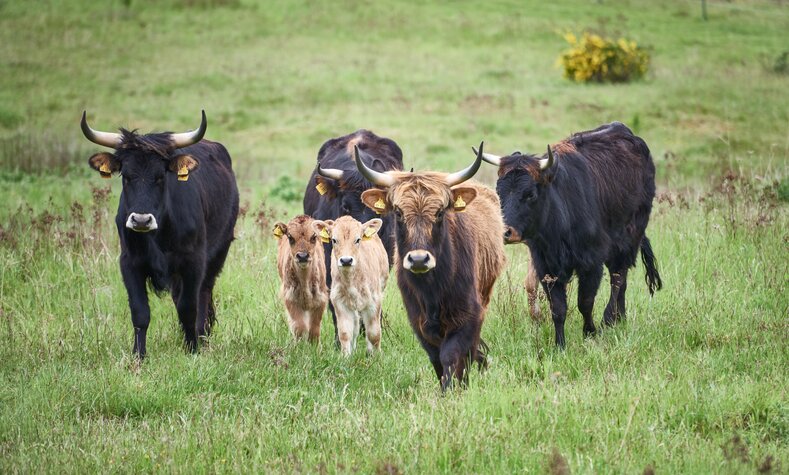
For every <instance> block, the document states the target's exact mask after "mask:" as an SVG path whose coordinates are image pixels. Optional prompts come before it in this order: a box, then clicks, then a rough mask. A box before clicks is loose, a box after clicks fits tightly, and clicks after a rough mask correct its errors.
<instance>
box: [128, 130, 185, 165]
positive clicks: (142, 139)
mask: <svg viewBox="0 0 789 475" xmlns="http://www.w3.org/2000/svg"><path fill="white" fill-rule="evenodd" d="M120 132H121V143H120V145H118V147H117V150H141V151H143V152H149V153H155V154H156V155H159V156H160V157H163V158H169V157H170V154H171V153H172V151H173V149H174V144H173V140H172V132H161V133H158V134H145V135H140V134H138V133H137V131H136V130H126V129H120Z"/></svg>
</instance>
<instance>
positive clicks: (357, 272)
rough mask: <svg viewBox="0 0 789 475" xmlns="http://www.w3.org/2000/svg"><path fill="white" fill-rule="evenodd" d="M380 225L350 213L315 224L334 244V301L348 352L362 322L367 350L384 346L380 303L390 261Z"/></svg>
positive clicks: (352, 347) (345, 352)
mask: <svg viewBox="0 0 789 475" xmlns="http://www.w3.org/2000/svg"><path fill="white" fill-rule="evenodd" d="M381 224H382V222H381V220H380V219H378V218H376V219H371V220H370V221H367V222H366V223H364V224H362V223H360V222H359V221H357V220H355V219H353V218H352V217H350V216H343V217H341V218H339V219H337V220H336V221H331V220H328V221H313V224H312V226H313V228H314V229H315V232H317V233H318V235H320V236H321V239H324V240H325V242H329V240H331V243H332V256H331V257H332V261H331V277H332V285H331V302H332V304H333V305H334V310H335V312H336V314H337V335H338V337H339V340H340V348H341V350H342V352H343V353H344V354H345V355H350V354H351V352H352V351H353V349H354V347H355V346H356V335H358V334H359V322H360V321H361V322H364V328H365V334H366V336H367V351H368V352H370V353H372V352H374V351H377V350H380V348H381V302H382V300H383V295H384V289H385V288H386V281H387V279H388V278H389V260H388V258H387V254H386V249H384V245H383V243H382V242H381V239H380V238H379V237H378V230H379V229H381Z"/></svg>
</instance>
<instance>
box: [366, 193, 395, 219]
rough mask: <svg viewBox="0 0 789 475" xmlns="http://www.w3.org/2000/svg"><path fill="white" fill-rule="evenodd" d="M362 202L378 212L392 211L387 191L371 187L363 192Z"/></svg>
mask: <svg viewBox="0 0 789 475" xmlns="http://www.w3.org/2000/svg"><path fill="white" fill-rule="evenodd" d="M362 203H364V205H365V206H367V207H368V208H370V209H371V210H373V211H375V212H376V213H377V214H386V213H388V212H389V211H392V205H391V203H389V202H388V201H387V200H386V191H385V190H379V189H376V188H371V189H369V190H367V191H365V192H363V193H362Z"/></svg>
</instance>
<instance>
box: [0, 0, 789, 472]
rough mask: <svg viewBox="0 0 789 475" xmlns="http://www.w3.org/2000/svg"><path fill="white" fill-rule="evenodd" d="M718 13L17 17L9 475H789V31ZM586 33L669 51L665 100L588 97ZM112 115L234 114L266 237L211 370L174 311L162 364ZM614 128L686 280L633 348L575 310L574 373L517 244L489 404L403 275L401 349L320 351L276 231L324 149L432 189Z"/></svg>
mask: <svg viewBox="0 0 789 475" xmlns="http://www.w3.org/2000/svg"><path fill="white" fill-rule="evenodd" d="M707 3H708V13H709V19H708V21H703V20H702V18H701V10H700V2H697V1H686V2H683V1H668V0H666V1H636V0H630V1H627V0H621V1H607V0H600V1H580V0H573V1H569V0H568V1H565V2H508V1H496V2H471V1H457V2H448V3H442V4H424V2H406V1H399V2H394V1H387V2H369V1H368V2H355V1H344V0H342V1H335V2H310V1H304V2H290V1H288V2H285V1H276V2H252V1H248V0H168V1H162V2H153V1H140V0H126V1H119V2H88V1H78V0H72V1H67V0H50V1H46V0H42V1H39V2H21V1H9V0H6V1H2V0H0V71H1V73H0V203H3V205H2V206H1V207H0V472H3V473H15V472H20V473H23V472H25V473H27V472H32V471H44V472H86V471H87V472H96V471H101V472H141V471H145V472H150V471H154V470H156V471H168V472H193V471H197V472H231V471H234V472H235V471H244V472H266V473H269V472H284V473H292V472H306V473H316V472H317V473H324V472H327V473H335V472H340V473H345V472H352V471H359V472H362V473H372V472H377V473H512V472H530V473H531V472H545V471H548V472H552V473H567V471H570V472H573V473H600V472H602V473H622V472H624V473H637V472H641V471H645V472H647V471H648V470H649V469H652V470H654V471H655V472H660V473H752V472H754V471H758V470H762V471H767V472H769V471H773V472H776V473H779V472H781V471H785V470H786V469H787V466H788V465H787V464H789V409H788V406H789V403H788V402H787V394H786V384H785V381H786V380H787V376H789V374H787V373H788V371H787V361H789V352H788V351H787V348H788V347H787V345H786V343H785V342H786V339H787V335H789V326H788V325H787V320H786V317H787V315H788V314H789V292H787V282H789V258H787V256H788V255H789V254H788V253H787V250H788V249H787V243H789V213H787V204H786V203H787V201H789V182H788V181H787V179H786V177H787V175H788V174H789V173H788V172H789V136H788V135H787V134H789V95H787V93H786V91H787V90H789V74H787V73H786V72H785V71H784V72H781V67H780V64H781V63H780V58H781V55H782V54H784V52H785V51H787V48H789V43H787V38H789V37H788V36H787V34H786V31H789V8H787V6H786V5H785V2H781V1H766V0H765V1H759V0H754V1H720V2H719V1H711V2H707ZM584 29H588V30H593V31H597V32H602V33H607V34H609V35H612V36H616V37H618V36H620V35H622V36H626V37H628V38H630V39H633V40H635V41H637V42H638V43H639V44H641V45H645V46H648V47H649V48H650V53H651V55H652V68H651V71H650V72H649V74H648V75H647V78H646V79H645V80H643V81H640V82H636V83H633V84H626V85H579V84H575V83H572V82H569V81H567V80H565V79H563V78H562V74H561V70H560V69H559V68H558V67H557V66H556V58H557V56H558V55H559V53H560V52H561V51H562V50H563V49H564V48H566V44H565V43H564V40H563V39H562V34H563V33H564V32H566V31H575V32H579V31H582V30H584ZM83 109H87V110H88V113H89V119H90V121H91V124H92V125H93V126H94V127H96V128H99V129H105V130H111V129H113V128H117V127H120V126H123V127H128V128H139V129H140V130H141V131H150V130H175V131H182V130H186V129H191V128H193V127H195V126H196V125H197V123H198V121H199V117H200V116H199V113H200V110H201V109H205V110H206V112H207V114H208V120H209V128H208V134H207V138H210V139H212V140H219V141H221V142H223V143H224V144H225V145H226V146H227V148H228V149H229V151H230V153H231V155H232V156H233V160H234V166H235V169H236V172H237V175H238V179H239V183H240V186H241V190H242V203H243V205H244V206H243V208H244V209H245V214H244V216H243V217H242V218H241V220H240V222H239V226H238V228H237V233H236V234H237V240H236V242H235V243H234V245H233V247H232V248H231V253H230V256H229V258H228V262H227V265H226V267H225V270H224V272H223V274H222V276H221V278H220V280H219V282H218V287H217V295H218V303H217V304H218V313H219V326H218V327H217V329H216V332H215V335H214V336H213V337H212V340H211V343H210V346H208V347H205V348H204V349H203V351H202V352H201V354H199V355H197V356H191V355H187V354H185V353H184V352H183V351H182V350H181V349H180V347H179V344H180V343H179V342H180V339H181V335H180V330H179V329H178V324H177V317H176V314H175V310H174V308H173V306H172V303H171V301H170V299H169V298H156V297H153V296H152V299H151V301H152V320H151V329H150V331H149V340H148V345H149V347H148V351H149V358H148V359H147V360H146V361H145V363H144V364H143V365H142V366H140V365H137V364H136V363H135V362H134V361H133V360H132V359H131V355H130V349H131V342H132V332H131V325H130V321H129V320H130V319H129V310H128V307H127V304H126V295H125V290H124V287H123V284H122V282H121V279H120V274H119V272H118V265H117V256H118V243H117V236H116V235H115V233H114V231H113V226H112V224H111V223H112V216H113V215H114V209H115V207H116V205H117V200H118V195H119V193H120V180H111V181H109V182H104V181H101V180H100V179H99V178H98V176H95V173H94V172H92V171H90V170H89V169H88V167H87V158H88V156H89V155H90V154H91V153H92V152H94V151H96V150H97V149H98V147H96V146H94V145H92V144H90V143H89V142H87V141H86V140H85V139H84V137H83V136H82V135H81V133H80V131H79V127H78V121H79V117H80V114H81V112H82V110H83ZM612 120H620V121H623V122H625V123H627V124H628V125H630V126H631V127H632V128H633V129H634V130H635V131H636V132H637V133H638V134H639V135H640V136H642V137H643V138H644V139H645V140H646V142H647V143H648V144H649V146H650V148H651V150H652V153H653V156H654V159H655V162H656V164H657V167H658V184H659V188H660V192H659V196H658V199H657V200H656V204H655V210H654V211H653V217H652V221H651V222H650V226H649V229H648V233H649V236H650V238H651V240H652V244H653V246H654V248H655V253H656V255H657V257H658V260H659V262H660V265H661V274H662V276H663V280H664V282H665V283H666V288H665V289H664V290H663V291H661V292H659V293H657V294H656V296H655V297H654V298H652V299H650V298H649V296H648V293H647V290H646V286H645V285H644V282H643V278H642V275H643V268H641V266H640V265H639V267H637V268H636V269H635V270H634V271H633V272H631V274H630V275H631V285H630V290H629V292H628V311H629V315H628V321H627V322H626V323H625V324H624V325H620V326H618V327H616V328H613V329H610V330H607V331H605V332H604V333H603V334H602V335H601V336H599V337H597V338H595V339H591V340H584V339H583V338H582V332H581V318H580V315H579V313H578V311H577V309H576V307H575V293H574V292H573V293H572V296H571V297H570V299H569V300H568V303H569V305H570V310H569V312H568V322H567V338H568V345H567V350H566V351H564V352H558V351H556V350H554V348H553V344H552V341H553V325H552V324H551V323H550V321H549V320H548V321H543V322H532V321H531V320H530V319H529V317H528V315H527V310H526V297H525V293H524V292H523V290H522V282H523V279H524V277H525V272H526V262H525V252H524V249H522V248H521V247H517V246H510V247H508V249H507V253H508V266H507V268H506V271H505V273H504V274H503V275H502V277H501V279H500V281H499V282H498V284H497V288H496V294H495V298H494V300H493V302H492V304H491V307H490V310H489V314H488V317H487V319H486V323H485V327H484V329H483V337H484V338H485V339H486V341H488V343H489V345H490V346H491V365H490V368H489V369H488V371H486V372H485V373H480V372H479V371H476V370H474V371H473V372H472V373H471V385H470V388H468V389H467V390H465V391H456V392H453V393H451V394H448V395H445V396H442V395H441V394H440V393H439V391H438V384H437V382H436V381H435V380H434V375H433V372H432V369H431V368H430V365H429V363H428V361H427V358H426V356H425V354H424V352H423V351H422V350H421V349H420V348H419V346H418V344H417V342H416V340H415V338H414V337H413V335H412V333H411V331H410V328H409V327H408V324H407V321H406V317H405V312H404V309H403V306H402V302H401V300H400V295H399V291H398V290H397V288H396V284H395V282H394V280H392V282H390V286H389V288H388V289H387V296H386V300H385V304H384V311H385V314H386V323H385V327H384V335H383V340H382V348H383V354H382V355H379V356H377V357H374V358H368V357H366V356H365V355H364V354H362V352H358V354H356V355H354V356H353V357H352V358H351V359H348V360H346V359H343V358H342V357H340V355H339V354H338V352H336V351H335V350H334V348H333V344H332V335H331V334H332V324H331V322H330V319H329V318H328V317H327V318H326V319H325V320H324V327H323V335H322V344H321V347H320V348H317V349H316V348H311V347H309V346H308V345H304V344H302V345H297V344H293V343H292V342H291V337H290V335H289V334H288V330H287V326H286V324H285V320H284V316H283V315H284V314H283V312H284V309H283V306H282V304H281V303H280V302H279V300H278V298H277V296H276V291H277V286H278V279H277V277H276V272H275V256H276V247H275V246H274V245H273V244H274V242H273V238H272V237H271V236H270V227H271V225H272V224H273V222H274V221H276V220H277V219H281V218H286V217H288V216H292V215H293V214H295V213H297V212H298V211H300V198H301V193H302V192H303V189H304V186H305V183H306V180H307V177H308V175H309V172H310V170H311V169H312V167H313V166H314V160H315V156H316V154H317V151H318V148H319V147H320V145H321V144H322V143H323V141H325V140H326V139H328V138H331V137H334V136H338V135H343V134H346V133H348V132H350V131H353V130H356V129H358V128H362V127H364V128H369V129H372V130H374V131H376V132H377V133H379V134H382V135H386V136H388V137H391V138H393V139H394V140H396V141H397V142H398V143H399V144H400V146H401V147H402V148H403V150H404V153H405V164H406V167H409V168H410V167H411V166H413V167H415V168H416V169H417V170H426V169H440V170H454V169H459V168H461V167H463V166H465V164H466V163H467V162H468V161H469V160H471V159H472V158H473V157H472V154H471V152H470V146H471V145H475V144H478V143H479V141H480V140H485V142H486V150H489V151H491V152H494V153H508V152H510V151H512V150H514V149H520V150H522V151H524V152H525V151H533V152H537V151H540V152H541V151H542V150H544V147H545V144H546V143H551V142H556V141H557V140H559V139H561V138H563V137H565V136H566V135H568V134H569V133H571V132H575V131H579V130H584V129H589V128H593V127H595V126H597V125H599V124H601V123H604V122H609V121H612ZM479 178H480V179H481V180H482V181H483V182H486V183H488V184H490V185H493V183H494V182H495V170H494V169H493V167H487V168H483V169H482V170H481V171H480V174H479ZM607 286H608V284H607V277H606V278H605V279H604V282H603V285H602V286H601V288H602V290H601V291H600V293H599V295H598V300H597V305H596V312H595V315H596V319H597V320H598V321H599V320H600V319H601V318H602V309H603V308H604V305H605V301H606V298H607V295H606V294H607V292H606V289H607ZM542 306H543V311H544V312H547V304H546V302H542Z"/></svg>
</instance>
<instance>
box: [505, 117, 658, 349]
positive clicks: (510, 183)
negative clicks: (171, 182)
mask: <svg viewBox="0 0 789 475" xmlns="http://www.w3.org/2000/svg"><path fill="white" fill-rule="evenodd" d="M553 151H554V152H553V154H554V157H555V163H554V165H553V166H552V167H550V168H548V169H546V170H540V167H539V159H540V158H547V154H546V155H544V156H543V157H537V156H534V155H521V154H519V153H516V154H513V155H510V156H507V157H503V158H502V160H501V164H500V167H499V179H498V182H497V192H498V193H499V196H500V198H501V204H502V211H503V214H504V220H505V223H506V224H507V225H508V226H510V227H511V228H512V230H511V235H514V236H520V237H521V238H522V239H523V240H524V241H525V242H526V244H527V245H528V246H529V249H530V251H531V255H532V258H533V259H534V266H535V269H536V271H537V275H538V276H539V277H540V278H541V279H542V283H543V288H544V290H545V292H546V294H547V295H548V297H549V300H550V304H551V313H552V314H553V320H554V326H555V330H556V344H557V345H559V346H564V340H565V339H564V321H565V317H566V312H567V302H566V284H567V282H568V281H569V280H570V278H571V277H572V275H573V274H576V275H577V276H578V280H579V291H578V307H579V310H580V311H581V313H582V314H583V316H584V334H585V335H592V334H594V333H595V332H596V329H595V325H594V322H593V320H592V308H593V306H594V298H595V294H596V293H597V289H598V287H599V285H600V280H601V278H602V266H603V264H605V265H606V267H607V268H608V270H609V273H610V275H611V297H610V300H609V303H608V306H607V307H606V309H605V312H604V323H605V324H613V323H614V322H616V321H617V320H619V319H620V318H624V316H625V291H626V288H627V272H628V269H629V268H631V267H633V266H635V263H636V257H637V254H638V251H639V249H641V254H642V259H643V262H644V265H645V268H646V272H647V277H646V278H647V284H648V286H649V290H650V293H652V292H654V290H655V289H660V288H661V286H662V281H661V279H660V275H659V274H658V270H657V265H656V261H655V256H654V255H653V253H652V248H651V247H650V244H649V240H648V239H647V238H646V236H645V231H646V227H647V224H648V222H649V215H650V211H651V209H652V200H653V198H654V196H655V166H654V164H653V162H652V157H651V155H650V152H649V148H648V147H647V145H646V143H645V142H644V141H643V140H642V139H641V138H639V137H637V136H635V135H633V133H632V132H631V131H630V129H628V128H627V127H626V126H625V125H623V124H621V123H619V122H614V123H611V124H607V125H603V126H601V127H598V128H597V129H595V130H592V131H587V132H580V133H577V134H574V135H573V136H571V137H570V138H568V139H567V140H565V141H563V142H560V143H559V144H557V145H555V146H554V147H553Z"/></svg>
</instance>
